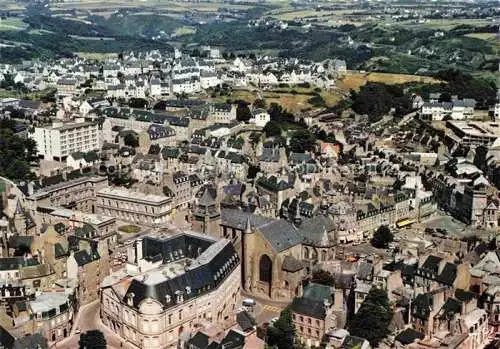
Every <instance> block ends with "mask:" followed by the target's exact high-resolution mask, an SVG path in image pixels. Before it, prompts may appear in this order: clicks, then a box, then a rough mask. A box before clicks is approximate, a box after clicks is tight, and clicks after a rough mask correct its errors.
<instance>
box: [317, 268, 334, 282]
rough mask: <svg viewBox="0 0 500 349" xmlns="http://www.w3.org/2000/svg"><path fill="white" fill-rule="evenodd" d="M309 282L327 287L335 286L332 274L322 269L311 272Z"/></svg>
mask: <svg viewBox="0 0 500 349" xmlns="http://www.w3.org/2000/svg"><path fill="white" fill-rule="evenodd" d="M311 282H314V283H316V284H322V285H327V286H335V278H334V277H333V275H332V273H330V272H329V271H327V270H323V269H319V270H315V271H313V274H312V278H311Z"/></svg>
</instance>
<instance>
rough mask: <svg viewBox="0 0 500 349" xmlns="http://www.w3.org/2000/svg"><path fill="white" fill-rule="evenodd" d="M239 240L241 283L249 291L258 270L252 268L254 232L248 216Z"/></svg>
mask: <svg viewBox="0 0 500 349" xmlns="http://www.w3.org/2000/svg"><path fill="white" fill-rule="evenodd" d="M241 239H242V241H241V281H242V286H243V288H244V289H245V290H247V291H251V289H252V285H253V283H254V279H255V276H256V273H257V270H258V269H257V268H254V264H255V263H253V262H254V261H253V259H254V258H253V254H254V248H255V232H254V229H253V228H252V225H251V223H250V216H248V217H247V221H246V223H245V228H244V230H243V234H242V236H241Z"/></svg>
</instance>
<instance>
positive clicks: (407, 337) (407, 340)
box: [395, 328, 425, 345]
mask: <svg viewBox="0 0 500 349" xmlns="http://www.w3.org/2000/svg"><path fill="white" fill-rule="evenodd" d="M424 338H425V335H424V334H423V333H421V332H418V331H416V330H414V329H412V328H407V329H406V330H404V331H403V332H401V333H399V334H398V335H397V336H396V338H395V340H396V341H397V342H399V343H401V344H403V345H408V344H411V343H413V342H415V341H416V340H417V339H424Z"/></svg>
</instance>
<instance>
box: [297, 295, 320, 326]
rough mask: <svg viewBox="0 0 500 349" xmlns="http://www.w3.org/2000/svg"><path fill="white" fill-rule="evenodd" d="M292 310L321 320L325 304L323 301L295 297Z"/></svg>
mask: <svg viewBox="0 0 500 349" xmlns="http://www.w3.org/2000/svg"><path fill="white" fill-rule="evenodd" d="M291 309H292V311H293V312H295V313H298V314H302V315H306V316H309V317H312V318H315V319H320V320H323V319H324V318H325V317H326V312H325V305H324V303H323V301H317V300H315V299H310V298H304V297H300V298H295V299H294V300H293V302H292V306H291Z"/></svg>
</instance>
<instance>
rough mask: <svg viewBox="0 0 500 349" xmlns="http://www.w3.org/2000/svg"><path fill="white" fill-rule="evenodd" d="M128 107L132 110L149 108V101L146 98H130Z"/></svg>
mask: <svg viewBox="0 0 500 349" xmlns="http://www.w3.org/2000/svg"><path fill="white" fill-rule="evenodd" d="M128 105H129V107H130V108H139V109H140V108H147V106H148V101H147V100H145V99H144V98H130V100H129V102H128Z"/></svg>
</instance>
